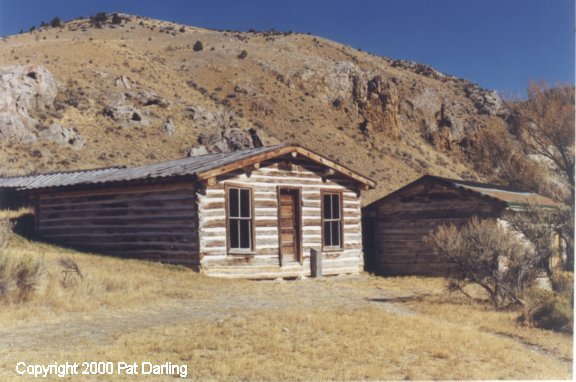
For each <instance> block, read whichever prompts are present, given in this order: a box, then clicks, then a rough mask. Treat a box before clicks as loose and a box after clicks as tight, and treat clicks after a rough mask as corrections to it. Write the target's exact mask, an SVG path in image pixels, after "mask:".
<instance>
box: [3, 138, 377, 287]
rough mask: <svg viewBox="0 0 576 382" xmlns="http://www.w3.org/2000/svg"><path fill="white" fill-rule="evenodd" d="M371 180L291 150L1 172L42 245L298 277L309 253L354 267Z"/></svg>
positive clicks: (232, 273)
mask: <svg viewBox="0 0 576 382" xmlns="http://www.w3.org/2000/svg"><path fill="white" fill-rule="evenodd" d="M374 186H375V183H374V182H373V181H372V180H370V179H368V178H366V177H364V176H362V175H360V174H358V173H356V172H354V171H352V170H350V169H348V168H346V167H344V166H342V165H340V164H338V163H336V162H334V161H331V160H328V159H327V158H324V157H322V156H320V155H318V154H316V153H314V152H312V151H310V150H307V149H305V148H303V147H300V146H296V145H278V146H270V147H261V148H256V149H249V150H243V151H237V152H233V153H219V154H209V155H202V156H197V157H190V158H184V159H179V160H175V161H170V162H164V163H157V164H151V165H146V166H141V167H136V168H121V167H112V168H103V169H96V170H86V171H74V172H68V173H66V172H59V173H52V174H40V175H31V176H25V177H14V178H3V179H0V190H4V191H6V192H8V191H9V192H11V193H12V194H13V195H14V193H16V194H17V195H19V196H20V197H25V198H26V199H27V200H28V201H29V203H32V205H33V206H34V207H35V230H36V232H37V233H38V235H39V236H40V237H41V238H43V239H44V240H47V241H50V242H53V243H57V244H61V245H65V246H69V247H74V248H78V249H81V250H87V251H92V252H96V253H103V254H109V255H114V256H120V257H130V258H138V259H146V260H155V261H161V262H166V263H175V264H185V265H188V266H191V267H194V268H198V269H200V270H202V271H204V272H206V273H207V274H208V275H213V276H221V277H248V278H276V277H297V276H302V275H309V274H310V253H311V251H312V250H316V251H317V252H318V253H320V254H321V255H322V259H323V262H322V268H323V273H324V274H341V273H358V272H360V271H361V270H362V269H363V250H362V228H361V205H360V193H361V191H362V190H365V189H368V188H373V187H374Z"/></svg>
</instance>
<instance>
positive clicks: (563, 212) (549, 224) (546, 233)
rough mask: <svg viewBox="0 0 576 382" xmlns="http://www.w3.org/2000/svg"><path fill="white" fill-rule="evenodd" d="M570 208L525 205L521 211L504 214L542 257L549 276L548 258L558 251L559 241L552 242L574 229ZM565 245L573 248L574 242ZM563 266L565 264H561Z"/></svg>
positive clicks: (550, 272)
mask: <svg viewBox="0 0 576 382" xmlns="http://www.w3.org/2000/svg"><path fill="white" fill-rule="evenodd" d="M570 214H571V212H570V209H569V208H568V207H567V206H566V207H564V208H556V209H550V208H539V207H531V206H527V207H525V208H524V209H523V210H522V211H521V212H514V211H511V212H508V213H507V214H506V221H507V222H508V223H509V224H510V226H511V227H512V228H513V229H514V230H515V231H517V232H520V233H522V235H524V237H525V238H526V239H528V241H530V243H531V244H532V245H533V247H534V250H535V251H536V253H537V256H538V257H539V258H541V259H543V265H544V266H545V270H546V272H547V273H548V275H549V276H551V275H552V269H550V268H549V266H548V264H549V261H548V260H549V259H550V258H551V257H552V256H553V255H554V253H558V251H559V250H560V249H563V248H561V247H560V248H557V246H558V245H560V246H561V243H560V244H558V243H554V240H555V239H556V238H557V237H556V236H555V234H556V235H559V236H560V237H561V238H566V237H569V236H571V235H570V234H569V232H573V231H574V226H573V225H571V224H570V223H571V222H572V221H573V220H572V219H571V218H570V216H569V215H570ZM565 244H566V246H567V247H570V248H573V247H574V243H573V242H572V243H565ZM560 260H561V261H568V259H563V258H562V257H561V258H560ZM563 265H564V267H566V266H565V264H563Z"/></svg>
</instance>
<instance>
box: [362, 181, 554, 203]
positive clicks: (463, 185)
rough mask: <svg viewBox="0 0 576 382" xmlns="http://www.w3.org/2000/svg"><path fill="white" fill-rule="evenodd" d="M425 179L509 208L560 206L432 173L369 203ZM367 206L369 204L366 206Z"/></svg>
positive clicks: (518, 192)
mask: <svg viewBox="0 0 576 382" xmlns="http://www.w3.org/2000/svg"><path fill="white" fill-rule="evenodd" d="M425 181H432V182H437V183H442V184H444V185H446V186H448V187H451V188H460V189H464V190H467V191H470V192H472V193H473V194H476V195H478V196H481V197H488V198H491V199H495V200H497V201H500V202H503V203H505V204H506V205H507V206H508V207H509V208H522V207H526V206H537V207H549V208H556V207H561V206H562V204H561V203H559V202H557V201H555V200H552V199H550V198H547V197H545V196H542V195H539V194H536V193H534V192H529V191H522V190H517V189H514V188H511V187H506V186H500V185H496V184H489V183H479V182H472V181H467V180H462V179H450V178H443V177H440V176H434V175H424V176H422V177H420V178H418V179H416V180H415V181H414V182H412V183H409V184H407V185H406V186H404V187H402V188H400V189H398V190H396V191H394V192H392V193H391V194H388V195H387V196H385V197H383V198H381V199H379V200H377V201H375V202H373V203H372V204H371V205H376V204H378V203H380V202H382V201H384V200H387V199H388V198H391V197H393V196H394V195H398V194H401V193H402V192H403V191H404V190H406V189H408V188H410V187H412V186H413V185H416V184H420V183H422V182H425ZM369 207H370V206H368V208H369Z"/></svg>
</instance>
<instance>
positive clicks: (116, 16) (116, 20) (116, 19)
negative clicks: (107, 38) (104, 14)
mask: <svg viewBox="0 0 576 382" xmlns="http://www.w3.org/2000/svg"><path fill="white" fill-rule="evenodd" d="M112 24H114V25H118V24H122V17H120V15H119V14H118V13H114V14H112Z"/></svg>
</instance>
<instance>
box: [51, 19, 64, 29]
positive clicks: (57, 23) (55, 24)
mask: <svg viewBox="0 0 576 382" xmlns="http://www.w3.org/2000/svg"><path fill="white" fill-rule="evenodd" d="M50 26H51V27H52V28H60V27H61V26H62V20H60V17H58V16H56V17H54V18H53V19H52V21H50Z"/></svg>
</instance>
